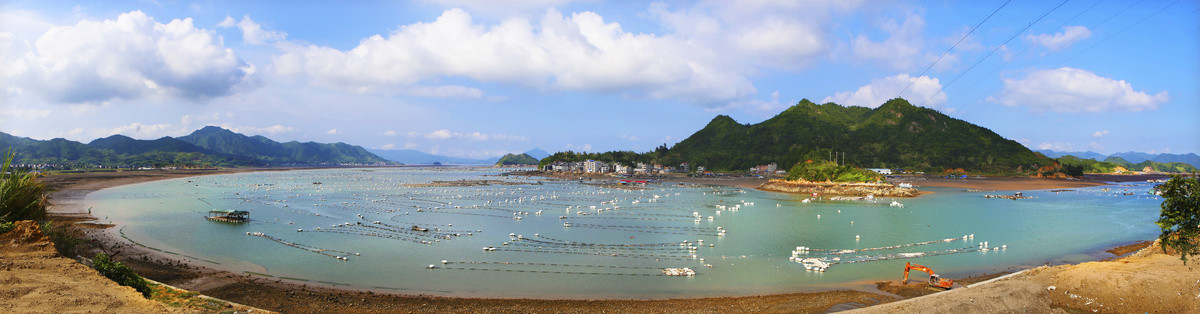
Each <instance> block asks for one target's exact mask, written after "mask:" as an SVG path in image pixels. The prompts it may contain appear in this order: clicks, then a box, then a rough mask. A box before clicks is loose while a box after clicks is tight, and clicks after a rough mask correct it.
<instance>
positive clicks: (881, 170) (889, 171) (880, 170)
mask: <svg viewBox="0 0 1200 314" xmlns="http://www.w3.org/2000/svg"><path fill="white" fill-rule="evenodd" d="M867 170H871V171H874V172H878V173H879V174H882V175H889V174H892V169H887V168H867Z"/></svg>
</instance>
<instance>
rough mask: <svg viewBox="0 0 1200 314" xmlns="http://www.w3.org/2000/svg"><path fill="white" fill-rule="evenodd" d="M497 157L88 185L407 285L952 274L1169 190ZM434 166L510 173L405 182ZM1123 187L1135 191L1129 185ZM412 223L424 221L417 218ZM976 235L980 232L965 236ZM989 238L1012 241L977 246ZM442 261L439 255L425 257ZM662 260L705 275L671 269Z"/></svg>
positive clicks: (209, 240) (743, 287)
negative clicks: (545, 168) (601, 171)
mask: <svg viewBox="0 0 1200 314" xmlns="http://www.w3.org/2000/svg"><path fill="white" fill-rule="evenodd" d="M500 173H501V170H499V169H492V168H484V169H467V168H373V169H327V170H302V171H278V172H254V173H240V174H229V175H215V176H205V177H192V178H181V179H173V180H164V181H157V182H150V183H143V184H135V185H127V186H121V187H116V188H111V189H105V190H101V191H97V192H94V193H92V194H90V195H88V201H89V202H90V203H91V205H90V206H93V212H94V213H95V215H97V216H98V217H104V218H105V219H107V220H111V221H113V222H115V223H117V224H118V225H119V227H118V228H114V229H115V231H114V232H118V233H120V234H122V235H123V236H125V237H127V238H128V239H130V240H132V241H135V242H137V243H139V244H142V245H145V246H148V247H151V248H154V249H158V250H162V251H165V252H169V253H170V254H177V255H180V256H181V257H183V258H189V259H193V260H196V261H199V262H201V263H205V264H207V265H209V266H212V267H217V268H222V269H227V270H232V271H235V272H254V273H258V274H265V275H269V276H273V277H277V278H284V279H289V280H298V281H300V282H305V283H313V284H318V283H323V284H336V285H344V286H347V287H353V288H366V289H379V290H385V291H392V292H400V293H410V294H419V293H424V294H437V295H455V296H486V297H538V298H580V297H586V298H667V297H699V296H719V295H722V296H723V295H754V294H765V293H784V292H797V291H811V290H820V289H828V288H832V287H845V286H848V285H849V286H853V285H865V284H869V283H870V282H872V281H876V280H886V279H899V276H900V273H901V270H902V269H903V265H904V263H905V262H906V261H911V262H914V263H920V264H923V265H928V266H931V267H933V268H934V269H935V270H937V271H938V272H939V273H940V274H942V275H943V276H947V277H956V276H965V275H972V274H978V273H984V272H992V271H998V270H1009V269H1013V268H1019V267H1027V266H1033V265H1041V264H1045V263H1061V262H1076V261H1084V260H1091V259H1095V258H1096V257H1098V256H1099V255H1096V252H1098V251H1101V250H1103V249H1105V248H1108V247H1112V246H1115V245H1120V244H1125V243H1128V242H1131V241H1135V240H1144V239H1150V238H1153V237H1155V236H1156V235H1157V227H1156V226H1155V225H1154V223H1153V222H1154V221H1155V220H1156V219H1157V216H1158V204H1159V203H1160V202H1161V200H1160V199H1159V198H1158V197H1155V196H1151V195H1148V194H1146V193H1145V192H1146V191H1147V190H1148V189H1149V188H1150V186H1149V185H1147V184H1136V185H1130V186H1108V187H1092V188H1081V189H1072V191H1068V192H1050V191H1025V193H1026V195H1029V196H1033V197H1034V198H1033V199H1028V200H1019V201H1012V200H1002V199H984V198H983V197H982V195H983V194H986V193H982V192H964V191H962V190H961V189H950V188H922V189H924V190H930V191H934V192H936V193H934V194H930V195H926V196H921V197H918V198H911V199H894V200H895V201H898V202H900V203H903V204H904V207H896V206H889V203H891V202H892V201H893V199H891V198H879V199H875V200H873V201H867V202H808V203H805V202H802V200H803V199H804V197H801V196H795V195H786V194H778V193H768V192H761V191H756V190H750V189H742V188H736V187H715V186H700V185H681V184H674V183H669V184H650V185H648V186H646V188H645V189H644V190H627V189H613V188H606V187H603V186H598V185H595V184H594V183H597V182H580V181H549V180H546V179H540V178H529V177H505V176H497V175H498V174H500ZM435 180H436V181H453V180H500V181H506V182H508V183H511V184H506V185H488V186H474V187H413V186H408V185H406V184H425V183H429V182H431V181H435ZM316 182H319V183H320V184H314V183H316ZM1105 188H1108V189H1110V190H1109V191H1103V190H1102V189H1105ZM1126 190H1128V191H1129V192H1134V195H1123V194H1122V192H1125V191H1126ZM994 193H995V192H993V194H994ZM592 206H595V208H593V207H592ZM735 206H736V207H737V208H738V209H737V210H733V208H734V207H735ZM568 208H570V209H569V212H568ZM212 209H234V210H246V211H249V212H250V213H251V214H250V217H251V218H252V219H253V221H252V222H250V223H248V224H242V225H234V224H225V223H216V222H210V221H207V220H205V219H204V216H205V215H206V214H207V212H208V211H209V210H212ZM539 211H540V214H539ZM697 214H698V215H699V216H700V217H701V218H700V219H699V221H697V220H696V218H695V215H697ZM359 215H361V216H362V217H361V218H360V217H359ZM709 216H712V217H713V219H712V220H709V219H708V217H709ZM515 217H519V218H520V219H516V218H515ZM818 217H819V218H818ZM376 221H378V222H379V223H376ZM564 223H570V224H571V226H570V227H565V226H564ZM413 225H417V226H419V227H422V228H428V229H429V231H427V232H421V231H412V230H411V226H413ZM318 227H320V228H321V230H320V231H318V230H317V228H318ZM298 229H303V230H304V232H297V230H298ZM722 230H724V233H722ZM248 232H250V233H255V234H258V233H261V234H262V235H265V236H268V237H271V238H274V239H277V240H278V242H277V241H272V240H270V239H268V238H265V237H259V236H252V235H247V233H248ZM510 233H511V234H513V235H514V237H510ZM969 234H974V238H971V239H966V240H962V239H959V237H962V236H963V235H969ZM516 235H519V236H520V239H518V238H516V237H515V236H516ZM856 236H857V238H856ZM947 238H955V240H951V241H949V242H937V243H934V244H929V245H920V246H911V247H904V248H899V249H892V250H878V251H859V252H855V253H852V254H846V255H842V256H836V257H840V258H841V259H842V260H843V261H845V260H852V259H866V260H871V259H876V258H881V257H889V256H890V257H895V256H897V254H898V253H921V252H926V253H928V252H936V251H946V250H950V249H969V250H976V251H972V252H967V253H959V254H949V255H942V256H929V257H918V258H900V259H890V260H880V261H868V262H861V263H844V264H835V265H833V266H832V267H830V268H829V269H828V270H827V271H825V272H813V271H806V270H804V267H803V266H802V265H800V264H798V263H794V262H790V261H789V259H788V257H789V256H791V251H792V250H793V249H794V248H795V247H797V246H807V247H811V248H814V249H862V248H874V247H884V246H894V245H902V244H910V243H918V242H924V241H930V240H940V239H947ZM699 240H703V243H700V242H699ZM685 241H686V242H687V243H686V244H682V245H681V244H680V243H683V242H685ZM983 241H987V242H989V244H990V245H991V246H992V247H997V246H1000V245H1007V248H1006V249H1004V250H996V251H992V250H989V251H987V252H978V251H977V248H978V245H979V244H980V243H981V242H983ZM426 242H428V243H426ZM506 242H507V243H508V244H507V245H505V243H506ZM285 243H292V244H294V245H286V244H285ZM710 245H711V246H710ZM485 247H493V248H495V250H494V251H488V250H484V249H483V248H485ZM689 247H694V248H695V249H694V250H691V249H689ZM355 253H357V254H355ZM693 255H694V257H693ZM810 255H811V256H808V257H814V256H825V257H835V256H829V255H821V254H818V253H810ZM343 258H344V260H343ZM701 259H703V261H702V260H701ZM443 260H445V261H447V262H448V263H446V264H443V263H442V261H443ZM431 264H433V265H435V266H437V267H436V268H434V269H428V268H427V267H428V266H429V265H431ZM709 265H711V267H709ZM668 267H671V268H676V267H689V268H691V269H693V270H695V271H696V273H697V274H696V276H694V277H669V276H661V274H662V271H661V269H662V268H668Z"/></svg>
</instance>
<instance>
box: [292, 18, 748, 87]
mask: <svg viewBox="0 0 1200 314" xmlns="http://www.w3.org/2000/svg"><path fill="white" fill-rule="evenodd" d="M724 57H725V56H721V55H718V54H716V53H715V52H714V51H713V49H712V48H710V47H706V46H700V45H697V44H695V43H693V42H691V41H688V40H686V39H683V38H678V37H676V36H672V35H663V36H658V35H652V34H635V33H630V32H626V31H624V30H622V29H621V25H620V24H617V23H606V22H605V21H604V19H603V17H601V16H600V15H598V14H596V13H592V12H580V13H574V14H571V15H569V16H564V15H563V14H562V13H560V12H559V11H557V10H553V9H551V10H548V11H547V12H546V13H545V14H544V15H543V16H542V18H541V20H540V21H539V22H538V23H537V24H533V23H531V22H529V21H527V20H523V19H508V20H505V21H504V22H501V23H499V24H497V25H492V26H487V25H482V24H476V23H475V22H474V21H473V20H472V18H471V16H470V15H469V14H467V13H466V12H465V11H463V10H459V9H451V10H447V11H445V12H443V13H442V15H441V16H440V17H438V18H437V20H435V21H434V22H430V23H416V24H409V25H402V26H400V27H399V28H398V29H397V30H396V31H394V32H392V33H391V34H389V35H388V36H386V37H385V36H380V35H376V36H371V37H369V38H366V39H363V40H362V41H361V42H360V44H359V45H358V46H357V47H355V48H353V49H351V50H349V51H341V50H337V49H333V48H329V47H322V46H315V45H309V46H303V47H300V46H295V47H291V48H289V49H288V52H287V53H285V54H282V55H279V56H276V57H274V58H273V60H274V64H275V66H274V68H275V69H276V70H277V71H278V72H279V73H280V74H283V75H289V74H307V76H308V77H309V78H310V79H311V80H313V81H314V82H318V83H321V84H328V85H333V86H339V87H343V88H347V89H350V90H355V91H363V92H365V91H372V90H387V89H390V87H392V86H396V85H400V86H404V85H414V84H417V83H420V82H423V81H429V80H436V79H438V78H441V77H450V76H455V77H466V78H470V79H474V80H478V81H483V82H505V83H516V84H519V85H526V86H529V87H532V88H535V89H551V90H568V91H588V92H599V93H619V94H622V95H626V96H631V97H639V98H651V99H663V98H677V99H684V100H688V101H692V102H696V103H702V104H718V103H723V102H727V101H730V100H735V99H741V98H744V97H746V96H747V95H751V94H753V93H754V92H755V90H754V87H753V86H752V85H751V83H750V81H749V79H747V77H746V76H745V75H744V74H742V73H741V72H744V71H746V70H745V69H739V68H736V67H734V66H731V65H729V64H726V63H727V62H726V61H724V60H725V58H724ZM459 91H463V90H462V89H459ZM467 91H470V92H471V93H474V91H471V90H467Z"/></svg>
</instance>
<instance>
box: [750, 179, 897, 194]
mask: <svg viewBox="0 0 1200 314" xmlns="http://www.w3.org/2000/svg"><path fill="white" fill-rule="evenodd" d="M758 189H759V190H763V191H769V192H782V193H796V194H813V193H816V194H819V195H841V196H867V195H874V196H877V197H915V196H917V195H920V191H917V189H913V188H902V187H898V186H895V185H891V184H887V183H838V182H808V181H787V180H771V181H767V183H763V184H762V185H759V186H758Z"/></svg>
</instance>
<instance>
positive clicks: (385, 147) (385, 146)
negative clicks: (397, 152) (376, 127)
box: [379, 143, 396, 150]
mask: <svg viewBox="0 0 1200 314" xmlns="http://www.w3.org/2000/svg"><path fill="white" fill-rule="evenodd" d="M379 148H380V149H384V150H393V149H396V144H390V143H389V144H384V145H383V146H380V147H379Z"/></svg>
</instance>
